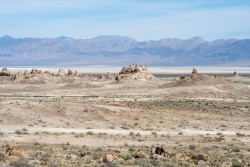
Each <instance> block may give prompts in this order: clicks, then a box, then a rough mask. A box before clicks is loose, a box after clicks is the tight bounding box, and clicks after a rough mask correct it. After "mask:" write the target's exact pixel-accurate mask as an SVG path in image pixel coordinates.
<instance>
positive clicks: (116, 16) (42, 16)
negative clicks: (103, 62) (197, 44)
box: [0, 0, 250, 41]
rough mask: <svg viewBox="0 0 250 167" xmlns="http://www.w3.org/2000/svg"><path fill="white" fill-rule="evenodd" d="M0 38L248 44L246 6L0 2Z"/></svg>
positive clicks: (242, 0) (121, 0) (199, 0)
mask: <svg viewBox="0 0 250 167" xmlns="http://www.w3.org/2000/svg"><path fill="white" fill-rule="evenodd" d="M0 2H1V5H0V36H3V35H11V36H14V37H58V36H69V37H74V38H92V37H95V36H98V35H121V36H129V37H132V38H135V39H137V40H140V41H142V40H149V39H153V40H158V39H162V38H182V39H187V38H191V37H193V36H201V37H203V38H205V39H207V40H213V39H218V38H239V39H242V38H250V0H0Z"/></svg>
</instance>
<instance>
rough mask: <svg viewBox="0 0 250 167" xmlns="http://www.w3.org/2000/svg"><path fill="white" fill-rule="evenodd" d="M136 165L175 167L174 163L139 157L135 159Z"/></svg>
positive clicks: (144, 166)
mask: <svg viewBox="0 0 250 167" xmlns="http://www.w3.org/2000/svg"><path fill="white" fill-rule="evenodd" d="M135 165H138V166H143V167H155V166H161V167H174V165H171V164H169V163H167V162H162V161H159V160H156V159H137V160H135Z"/></svg>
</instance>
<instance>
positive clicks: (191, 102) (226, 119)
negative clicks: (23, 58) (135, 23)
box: [0, 77, 250, 155]
mask: <svg viewBox="0 0 250 167" xmlns="http://www.w3.org/2000/svg"><path fill="white" fill-rule="evenodd" d="M227 80H230V83H231V81H232V83H231V84H209V85H206V84H205V83H204V84H195V83H194V84H190V85H184V86H181V85H180V86H175V87H173V86H169V85H168V84H170V83H173V82H176V80H175V79H173V78H172V79H169V78H163V79H159V80H153V81H122V82H119V83H117V82H114V81H86V82H85V84H82V85H78V86H75V87H72V86H68V85H67V83H65V84H64V83H60V84H15V83H13V84H0V131H1V132H2V135H1V137H0V144H1V145H2V146H4V145H6V144H17V145H26V144H31V145H32V144H33V143H40V144H49V145H52V144H53V145H56V144H57V145H59V144H65V143H67V142H70V144H71V145H72V146H82V145H85V146H87V147H94V148H97V147H105V146H110V147H124V145H125V143H126V144H128V145H134V146H152V145H159V144H161V145H166V146H168V147H174V146H178V145H180V143H182V145H183V146H185V147H188V146H189V145H192V144H194V143H199V141H202V140H204V138H206V137H210V138H214V139H216V138H218V136H221V135H223V137H224V138H225V140H224V142H223V144H220V143H216V142H209V143H204V144H200V147H201V148H203V147H204V148H205V147H209V146H213V145H217V146H218V147H222V146H223V147H224V146H225V147H226V146H228V145H229V144H235V145H237V146H242V144H243V145H244V147H246V148H249V147H250V138H249V136H250V84H249V83H250V82H249V81H250V78H247V77H231V78H227ZM79 135H80V136H81V137H79ZM239 136H241V138H240V139H235V138H238V137H239ZM247 155H248V154H247Z"/></svg>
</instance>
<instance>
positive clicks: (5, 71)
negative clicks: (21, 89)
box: [0, 68, 12, 76]
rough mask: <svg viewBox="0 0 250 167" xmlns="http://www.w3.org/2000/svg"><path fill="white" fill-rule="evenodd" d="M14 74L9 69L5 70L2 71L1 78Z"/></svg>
mask: <svg viewBox="0 0 250 167" xmlns="http://www.w3.org/2000/svg"><path fill="white" fill-rule="evenodd" d="M11 75H12V72H11V71H10V70H8V69H7V68H3V69H2V71H1V72H0V76H11Z"/></svg>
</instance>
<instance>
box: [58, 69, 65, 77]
mask: <svg viewBox="0 0 250 167" xmlns="http://www.w3.org/2000/svg"><path fill="white" fill-rule="evenodd" d="M57 76H60V77H64V76H65V71H64V70H63V69H62V68H61V69H59V71H58V73H57Z"/></svg>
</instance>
